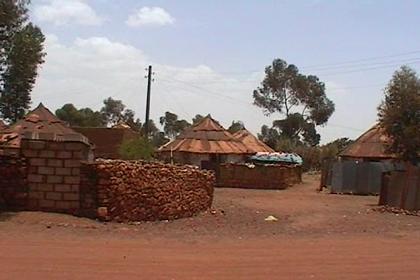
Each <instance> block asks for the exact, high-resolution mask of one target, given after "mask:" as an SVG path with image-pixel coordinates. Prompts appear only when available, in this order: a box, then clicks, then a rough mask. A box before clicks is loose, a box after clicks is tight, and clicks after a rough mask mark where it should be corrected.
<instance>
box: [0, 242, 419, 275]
mask: <svg viewBox="0 0 420 280" xmlns="http://www.w3.org/2000/svg"><path fill="white" fill-rule="evenodd" d="M419 245H420V241H419V240H412V239H399V240H390V239H382V238H381V239H371V238H355V239H350V240H349V239H346V240H341V239H335V240H327V239H312V240H300V239H297V240H296V239H295V240H287V239H286V240H281V241H275V242H274V241H272V240H247V241H234V242H233V241H222V242H217V243H215V244H204V243H200V244H194V245H192V244H186V243H182V242H171V243H166V242H165V241H162V242H159V241H156V242H152V243H148V242H144V241H142V240H136V241H134V240H90V241H89V242H84V241H80V240H76V241H71V240H60V241H57V240H54V241H52V242H49V241H47V240H38V239H32V238H26V239H25V240H17V239H15V238H11V239H2V240H1V241H0V246H1V248H2V249H1V256H0V271H2V273H1V274H0V279H370V280H372V279H419V277H420V266H419V260H420V252H419V250H418V248H419Z"/></svg>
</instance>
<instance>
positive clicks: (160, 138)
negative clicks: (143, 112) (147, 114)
mask: <svg viewBox="0 0 420 280" xmlns="http://www.w3.org/2000/svg"><path fill="white" fill-rule="evenodd" d="M142 135H143V136H144V131H142ZM149 136H150V141H151V143H152V145H153V146H154V147H155V148H159V147H160V146H162V145H164V144H166V143H168V142H169V138H167V137H166V135H165V133H164V132H162V131H160V130H159V129H158V128H157V127H156V125H155V122H154V121H153V120H149Z"/></svg>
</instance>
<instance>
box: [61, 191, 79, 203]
mask: <svg viewBox="0 0 420 280" xmlns="http://www.w3.org/2000/svg"><path fill="white" fill-rule="evenodd" d="M63 198H64V200H70V201H79V199H80V196H79V194H78V193H64V194H63Z"/></svg>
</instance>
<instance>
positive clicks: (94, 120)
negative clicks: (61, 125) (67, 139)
mask: <svg viewBox="0 0 420 280" xmlns="http://www.w3.org/2000/svg"><path fill="white" fill-rule="evenodd" d="M55 115H56V116H57V117H58V118H59V119H60V120H63V121H65V122H67V123H68V124H69V125H70V126H81V127H103V126H105V124H106V123H105V120H104V119H103V116H102V114H101V113H100V112H98V111H93V110H92V109H90V108H82V109H77V108H76V107H75V106H74V105H73V104H71V103H69V104H65V105H64V106H63V107H61V108H60V109H57V110H56V111H55Z"/></svg>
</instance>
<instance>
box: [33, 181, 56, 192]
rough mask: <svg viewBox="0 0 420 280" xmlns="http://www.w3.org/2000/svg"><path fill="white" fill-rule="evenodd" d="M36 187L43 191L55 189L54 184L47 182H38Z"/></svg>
mask: <svg viewBox="0 0 420 280" xmlns="http://www.w3.org/2000/svg"><path fill="white" fill-rule="evenodd" d="M36 189H37V190H38V191H43V192H52V191H53V185H51V184H46V183H41V184H36Z"/></svg>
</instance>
